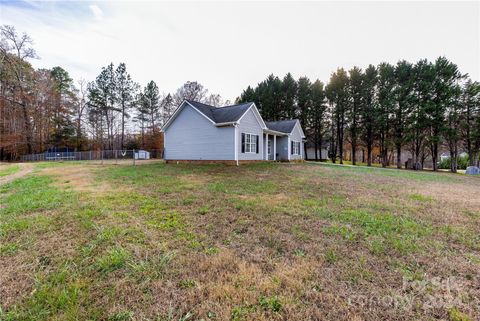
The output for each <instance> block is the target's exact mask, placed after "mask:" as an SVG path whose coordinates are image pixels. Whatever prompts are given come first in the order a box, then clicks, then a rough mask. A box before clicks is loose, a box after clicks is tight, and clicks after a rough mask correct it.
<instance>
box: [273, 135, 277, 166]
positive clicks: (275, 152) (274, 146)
mask: <svg viewBox="0 0 480 321" xmlns="http://www.w3.org/2000/svg"><path fill="white" fill-rule="evenodd" d="M273 160H274V161H276V160H277V135H273Z"/></svg>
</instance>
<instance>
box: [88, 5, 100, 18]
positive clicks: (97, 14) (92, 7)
mask: <svg viewBox="0 0 480 321" xmlns="http://www.w3.org/2000/svg"><path fill="white" fill-rule="evenodd" d="M88 7H89V8H90V10H91V11H92V13H93V16H94V17H95V19H97V20H101V19H102V18H103V11H102V9H100V7H99V6H97V5H96V4H91V5H89V6H88Z"/></svg>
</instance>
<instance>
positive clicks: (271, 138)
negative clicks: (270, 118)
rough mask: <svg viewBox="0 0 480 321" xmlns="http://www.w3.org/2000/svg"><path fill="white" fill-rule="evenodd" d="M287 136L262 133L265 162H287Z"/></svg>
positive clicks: (273, 132) (266, 131) (278, 133)
mask: <svg viewBox="0 0 480 321" xmlns="http://www.w3.org/2000/svg"><path fill="white" fill-rule="evenodd" d="M288 140H289V139H288V135H287V134H285V133H281V132H277V131H273V130H264V132H263V159H264V160H267V161H277V160H281V161H288V160H289V157H288V156H289V151H288V146H289V143H288Z"/></svg>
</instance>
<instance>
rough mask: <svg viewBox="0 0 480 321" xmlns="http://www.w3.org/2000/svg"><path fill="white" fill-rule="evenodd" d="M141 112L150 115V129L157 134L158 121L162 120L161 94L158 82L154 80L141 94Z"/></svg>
mask: <svg viewBox="0 0 480 321" xmlns="http://www.w3.org/2000/svg"><path fill="white" fill-rule="evenodd" d="M140 109H141V112H142V113H143V114H145V115H147V117H148V122H149V123H150V129H151V131H152V133H153V134H155V132H156V129H157V125H158V122H159V120H160V117H161V114H160V110H161V109H160V94H159V90H158V86H157V84H156V83H155V82H154V81H153V80H152V81H150V82H149V83H148V84H147V86H146V87H145V88H144V89H143V92H142V94H141V96H140Z"/></svg>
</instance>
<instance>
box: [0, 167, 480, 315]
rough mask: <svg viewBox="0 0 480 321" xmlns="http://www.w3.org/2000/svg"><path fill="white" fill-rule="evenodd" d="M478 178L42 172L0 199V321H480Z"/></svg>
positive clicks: (283, 171) (266, 171) (378, 173)
mask: <svg viewBox="0 0 480 321" xmlns="http://www.w3.org/2000/svg"><path fill="white" fill-rule="evenodd" d="M479 186H480V179H479V178H477V177H466V176H463V175H453V174H446V173H442V174H439V173H431V172H411V171H405V170H400V171H399V170H394V169H391V170H385V169H378V168H354V167H341V166H335V165H328V164H314V163H304V164H274V163H262V164H252V165H245V166H240V167H234V166H222V165H185V164H184V165H165V164H164V163H151V164H146V165H141V166H135V167H134V166H127V165H117V166H115V165H104V166H100V165H91V164H88V163H81V162H80V163H73V164H72V163H54V164H49V163H43V164H38V165H37V166H36V169H35V170H34V172H33V173H31V174H29V175H28V176H25V177H23V178H19V179H16V180H14V181H12V182H10V183H8V184H4V185H2V186H0V320H183V321H186V320H205V321H206V320H357V321H360V320H435V319H442V320H452V321H460V320H463V321H465V320H479V319H480V301H479V298H480V286H479V284H480V279H479V274H480V199H479Z"/></svg>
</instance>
